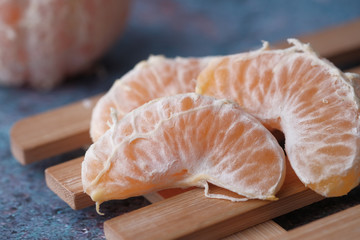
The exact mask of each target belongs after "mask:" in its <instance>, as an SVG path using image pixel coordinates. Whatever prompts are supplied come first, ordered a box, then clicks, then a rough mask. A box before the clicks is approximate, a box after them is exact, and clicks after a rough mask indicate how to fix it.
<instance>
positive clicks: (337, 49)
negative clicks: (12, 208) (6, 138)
mask: <svg viewBox="0 0 360 240" xmlns="http://www.w3.org/2000/svg"><path fill="white" fill-rule="evenodd" d="M354 29H360V19H359V20H356V21H354V22H351V23H347V24H344V25H341V26H336V27H333V28H330V29H327V30H324V31H321V32H317V33H314V34H310V35H308V36H304V37H300V38H299V39H300V40H302V41H303V42H310V43H311V44H312V46H313V47H314V49H315V50H316V51H317V52H318V53H319V54H320V55H321V56H323V57H326V58H329V59H330V60H331V61H333V62H334V63H335V64H336V65H338V66H349V65H351V64H352V63H354V61H355V60H356V61H360V31H354ZM277 46H278V47H283V46H285V45H281V44H280V45H277ZM350 71H352V72H360V68H355V69H351V70H350ZM98 99H99V96H96V97H93V98H89V99H85V100H83V101H80V102H77V103H74V104H70V105H68V106H65V107H62V108H59V109H55V110H52V111H49V112H46V113H42V114H39V115H36V116H33V117H30V118H27V119H24V120H21V121H19V122H18V123H16V124H15V125H14V126H13V128H12V130H11V148H12V152H13V154H14V156H15V157H16V158H17V159H18V160H19V161H20V162H21V163H22V164H28V163H31V162H35V161H38V160H41V159H44V158H47V157H51V156H54V155H57V154H60V153H63V152H66V151H70V150H73V149H77V148H79V147H81V146H83V145H87V144H89V143H91V140H90V138H89V122H90V116H91V112H92V108H93V106H94V105H95V103H96V101H97V100H98ZM29 126H31V128H29ZM81 161H82V158H78V159H74V160H72V161H69V162H66V163H63V164H60V165H56V166H53V167H51V168H48V169H47V170H46V174H45V176H46V182H47V184H48V186H49V187H50V188H51V189H52V190H53V191H54V192H55V193H56V194H58V196H59V197H60V198H62V199H63V200H64V201H66V202H67V203H68V204H69V205H70V206H71V207H72V208H73V209H81V208H84V207H87V206H90V205H93V204H94V203H93V202H92V201H91V199H90V198H89V197H88V196H87V195H86V194H84V193H83V190H82V185H81V178H80V171H81ZM288 169H290V168H288ZM287 174H288V175H287V178H286V181H285V184H284V186H283V188H282V190H281V191H280V193H279V197H280V200H278V201H275V202H269V201H259V200H251V201H247V202H243V203H232V202H229V201H223V200H214V199H208V198H205V197H204V194H203V190H202V189H197V188H196V189H192V190H189V191H186V192H184V193H179V192H178V191H177V190H167V191H161V192H159V193H155V194H150V195H147V196H146V197H147V198H148V199H150V201H152V202H157V201H160V202H157V203H155V204H153V205H150V206H147V207H145V208H142V209H139V210H136V211H134V212H131V213H128V214H124V215H122V216H119V217H117V218H114V219H111V220H109V221H107V222H106V223H105V224H104V230H105V234H106V237H107V238H108V239H119V238H125V239H127V238H128V239H135V238H136V239H142V238H143V239H161V238H189V239H191V238H192V239H198V238H205V239H218V238H220V237H224V236H227V235H229V234H233V233H235V232H237V231H239V230H243V229H246V230H244V231H241V232H240V233H237V234H235V235H232V236H230V237H228V238H227V239H228V240H231V239H241V238H246V239H267V238H268V237H274V236H276V237H275V238H274V239H278V238H279V236H281V238H282V237H283V236H284V237H289V236H290V235H287V233H286V234H285V235H284V230H283V229H282V228H281V227H280V226H279V225H277V224H276V223H274V222H273V221H269V220H270V219H272V218H274V217H276V216H279V215H282V214H285V213H287V212H289V211H292V210H294V209H297V208H300V207H302V206H306V205H308V204H311V203H312V202H315V201H319V200H321V199H322V197H321V196H319V195H317V194H315V193H314V192H312V191H311V190H309V189H307V188H305V187H304V186H303V184H302V183H300V182H299V180H298V179H297V177H296V176H295V174H294V173H293V172H292V171H288V172H287ZM214 191H224V190H222V189H219V188H216V187H215V188H214ZM172 195H174V196H173V197H171V196H172ZM170 197H171V198H170ZM163 198H167V199H166V200H163ZM353 219H354V217H349V218H346V219H345V218H344V221H345V222H346V221H351V224H352V222H353ZM356 223H357V224H358V222H356ZM351 224H350V225H351ZM254 225H255V226H254ZM251 226H253V227H251ZM351 226H353V225H351ZM354 226H355V225H354ZM310 228H312V231H314V230H316V229H318V228H319V226H312V227H310ZM306 231H307V230H303V231H302V232H301V234H303V233H304V232H306ZM339 231H349V230H348V229H346V228H343V229H339ZM290 233H291V234H294V233H293V232H292V231H291V232H290ZM296 234H298V233H296V232H295V235H296ZM295 235H294V236H295ZM299 236H300V235H299ZM304 236H307V235H304ZM354 236H355V235H354ZM289 239H293V238H289Z"/></svg>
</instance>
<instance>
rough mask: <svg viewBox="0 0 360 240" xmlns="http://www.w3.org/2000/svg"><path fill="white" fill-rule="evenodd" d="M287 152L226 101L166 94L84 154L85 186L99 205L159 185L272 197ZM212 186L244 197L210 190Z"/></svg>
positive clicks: (279, 182) (134, 113)
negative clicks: (209, 184)
mask: <svg viewBox="0 0 360 240" xmlns="http://www.w3.org/2000/svg"><path fill="white" fill-rule="evenodd" d="M284 177H285V156H284V152H283V150H282V148H281V147H280V146H279V144H278V143H277V141H276V139H275V138H274V137H273V136H272V134H271V133H270V132H269V131H268V130H267V129H266V128H265V127H264V126H263V125H262V124H261V123H260V122H259V121H258V120H256V119H255V118H254V117H253V116H251V115H249V114H247V113H246V112H244V111H243V110H242V109H241V108H240V107H239V106H238V105H237V104H235V103H232V102H229V101H227V100H217V99H215V98H211V97H206V96H201V95H198V94H195V93H187V94H179V95H174V96H169V97H164V98H160V99H157V100H153V101H150V102H149V103H147V104H145V105H142V106H141V107H139V108H137V109H135V110H134V111H132V112H130V113H128V114H127V115H125V116H124V117H123V118H122V119H120V120H119V121H116V120H115V121H114V123H113V125H112V127H111V128H110V130H108V131H107V132H106V133H105V134H104V135H103V136H101V137H100V139H99V140H98V141H97V142H95V143H94V144H93V145H91V147H90V148H89V149H88V151H87V152H86V154H85V159H84V161H83V163H82V183H83V186H84V191H85V192H86V193H87V194H89V195H90V196H91V198H92V199H93V200H94V201H96V202H97V203H102V202H104V201H107V200H112V199H125V198H128V197H132V196H137V195H143V194H146V193H149V192H152V191H157V190H160V189H166V188H174V187H184V188H185V187H190V186H198V187H205V194H206V196H208V197H214V198H223V199H229V200H232V201H240V200H246V199H254V198H256V199H269V200H274V199H275V194H276V192H277V191H278V190H279V189H280V187H281V185H282V183H283V181H284ZM208 183H212V184H214V185H217V186H220V187H222V188H225V189H228V190H230V191H232V192H234V193H237V194H238V195H241V196H239V197H238V198H234V197H229V196H225V195H218V194H210V193H209V192H208V189H209V188H208Z"/></svg>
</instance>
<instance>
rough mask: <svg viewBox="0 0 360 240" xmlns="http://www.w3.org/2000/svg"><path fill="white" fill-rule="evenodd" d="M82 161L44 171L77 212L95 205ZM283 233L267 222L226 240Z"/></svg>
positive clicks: (164, 194)
mask: <svg viewBox="0 0 360 240" xmlns="http://www.w3.org/2000/svg"><path fill="white" fill-rule="evenodd" d="M82 161H83V157H79V158H76V159H73V160H71V161H68V162H65V163H62V164H58V165H56V166H53V167H50V168H48V169H46V171H45V179H46V184H47V186H48V187H49V188H50V189H51V190H52V191H53V192H55V193H56V194H57V195H58V196H59V197H60V198H61V199H62V200H64V201H65V202H66V203H67V204H68V205H69V206H70V207H71V208H72V209H74V210H79V209H82V208H86V207H89V206H92V205H94V204H95V203H94V202H93V201H92V200H91V198H90V197H89V196H88V195H86V194H85V193H84V192H83V188H82V184H81V178H80V174H81V162H82ZM183 192H185V190H182V189H167V190H163V191H160V192H158V193H150V194H147V195H145V197H146V198H147V199H148V200H149V201H150V202H151V203H155V202H160V201H162V200H164V199H166V198H170V197H173V196H176V195H178V194H180V193H183ZM284 231H285V230H284V229H283V228H281V227H280V226H279V225H278V224H276V223H275V222H273V221H267V222H265V223H263V224H258V225H257V226H254V227H251V228H249V229H247V230H245V231H242V232H239V233H237V234H234V235H232V236H230V237H229V238H228V240H231V239H234V240H235V239H239V237H241V238H244V237H246V239H249V240H251V239H254V240H256V239H257V240H259V239H260V240H261V239H266V238H265V237H269V236H277V235H279V234H281V233H283V232H284ZM241 238H240V239H241Z"/></svg>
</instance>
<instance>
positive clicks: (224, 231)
mask: <svg viewBox="0 0 360 240" xmlns="http://www.w3.org/2000/svg"><path fill="white" fill-rule="evenodd" d="M203 191H204V190H203V189H200V188H196V189H193V190H190V191H187V192H185V193H182V194H179V195H176V196H174V197H172V198H169V199H166V200H164V201H161V202H158V203H155V204H152V205H149V206H146V207H144V208H141V209H138V210H135V211H133V212H130V213H127V214H124V215H121V216H118V217H116V218H113V219H110V220H108V221H106V222H105V224H104V231H105V236H106V238H107V239H109V240H111V239H149V240H150V239H165V238H166V239H177V238H185V239H219V238H221V237H225V236H227V235H230V234H233V233H235V232H238V231H241V230H243V229H246V228H248V227H251V226H254V225H256V224H259V223H262V222H265V221H267V220H270V219H272V218H274V217H277V216H280V215H283V214H285V213H288V212H290V211H293V210H295V209H297V208H301V207H303V206H306V205H308V204H311V203H313V202H316V201H319V200H321V199H323V197H322V196H320V195H318V194H316V193H314V192H313V191H311V190H309V189H307V188H305V187H304V185H303V184H302V183H301V182H300V181H299V180H298V178H297V177H296V176H295V174H294V172H293V171H292V170H291V168H288V171H287V175H286V179H285V183H284V186H283V187H282V189H281V190H280V192H279V194H278V197H279V200H278V201H262V200H249V201H246V202H237V203H234V202H230V201H226V200H219V199H209V198H206V197H205V196H204V192H203ZM213 191H214V192H215V193H217V192H221V191H224V190H223V189H220V188H215V190H213Z"/></svg>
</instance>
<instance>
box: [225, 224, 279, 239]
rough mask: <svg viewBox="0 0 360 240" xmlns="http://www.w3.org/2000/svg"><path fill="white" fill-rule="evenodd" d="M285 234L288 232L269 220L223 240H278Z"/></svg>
mask: <svg viewBox="0 0 360 240" xmlns="http://www.w3.org/2000/svg"><path fill="white" fill-rule="evenodd" d="M285 232H286V230H285V229H283V228H282V227H281V226H280V225H279V224H277V223H275V222H274V221H272V220H269V221H267V222H264V223H260V224H258V225H255V226H253V227H250V228H247V229H245V230H242V231H240V232H238V233H234V234H233V235H231V236H228V237H225V238H224V239H223V240H268V239H269V238H276V237H277V236H279V235H281V234H283V233H285Z"/></svg>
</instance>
